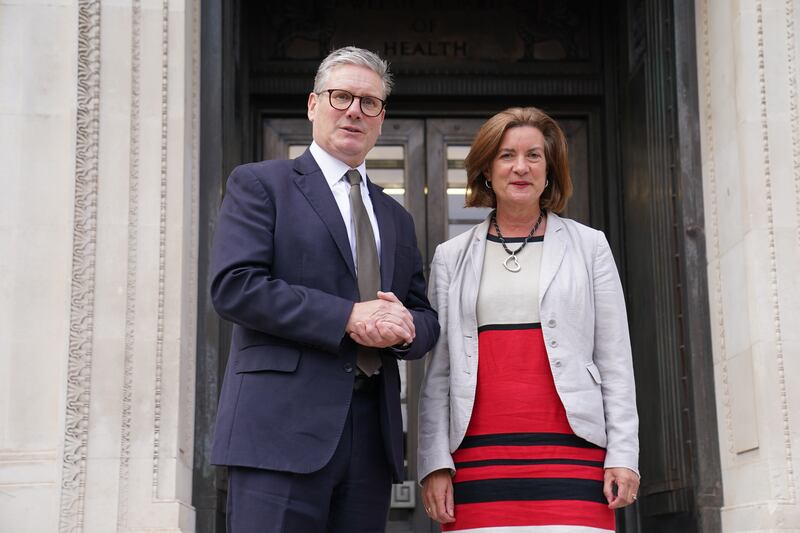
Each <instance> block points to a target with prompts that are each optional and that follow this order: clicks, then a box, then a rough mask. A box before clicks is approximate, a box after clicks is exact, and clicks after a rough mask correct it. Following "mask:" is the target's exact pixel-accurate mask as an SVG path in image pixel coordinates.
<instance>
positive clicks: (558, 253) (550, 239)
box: [539, 213, 567, 304]
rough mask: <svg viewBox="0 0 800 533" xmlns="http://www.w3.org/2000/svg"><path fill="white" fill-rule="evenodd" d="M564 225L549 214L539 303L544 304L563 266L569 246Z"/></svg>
mask: <svg viewBox="0 0 800 533" xmlns="http://www.w3.org/2000/svg"><path fill="white" fill-rule="evenodd" d="M563 232H564V223H563V222H562V221H561V218H560V217H559V216H558V215H556V214H554V213H548V214H547V229H545V232H544V247H543V248H542V266H541V270H540V272H539V303H540V304H541V303H542V300H543V298H544V295H545V293H546V292H547V289H548V288H549V287H550V284H551V283H552V282H553V278H555V276H556V272H558V268H559V267H560V266H561V261H562V260H563V259H564V254H565V253H566V250H567V245H566V242H565V239H564V233H563Z"/></svg>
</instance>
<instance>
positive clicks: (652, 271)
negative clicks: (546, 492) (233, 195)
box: [194, 0, 721, 533]
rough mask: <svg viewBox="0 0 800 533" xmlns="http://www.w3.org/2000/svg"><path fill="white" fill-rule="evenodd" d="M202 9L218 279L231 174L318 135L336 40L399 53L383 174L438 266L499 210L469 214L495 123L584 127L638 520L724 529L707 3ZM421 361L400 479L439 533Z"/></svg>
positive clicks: (209, 373) (632, 520)
mask: <svg viewBox="0 0 800 533" xmlns="http://www.w3.org/2000/svg"><path fill="white" fill-rule="evenodd" d="M556 4H558V5H556ZM202 5H203V7H202V9H203V17H202V20H203V78H202V79H203V81H202V83H203V87H202V89H203V90H202V95H203V101H202V128H201V129H202V146H203V150H202V152H201V176H202V191H201V217H202V220H203V222H204V225H203V231H202V232H201V235H200V239H201V256H200V272H201V274H204V273H205V272H206V268H207V260H208V251H207V247H208V245H209V243H210V236H211V234H212V231H213V226H214V220H215V216H216V209H217V208H218V205H219V202H220V200H221V197H222V195H223V194H224V180H225V177H226V176H227V175H228V173H229V172H230V170H231V169H232V168H233V167H234V166H235V165H236V164H239V163H241V162H247V161H252V160H258V159H263V158H275V157H290V156H294V155H296V153H297V152H298V151H301V150H303V149H304V148H305V146H307V144H308V142H309V140H310V127H309V124H308V122H307V120H306V118H305V103H306V99H307V95H308V92H309V91H310V88H311V84H312V80H313V76H314V71H315V69H316V66H317V64H318V63H319V60H320V59H321V57H324V55H325V54H326V53H327V51H328V50H329V49H331V48H335V47H337V46H342V45H345V44H353V43H354V44H357V45H359V46H362V47H365V48H370V49H374V50H376V51H378V52H379V53H381V55H383V56H384V57H387V58H388V59H389V60H390V62H391V63H392V69H393V71H394V72H395V75H396V78H397V85H396V88H395V91H394V94H393V95H392V97H391V99H390V103H389V107H388V108H387V121H386V124H385V126H384V131H383V135H382V137H381V140H380V143H379V144H380V145H379V146H378V147H376V149H377V150H376V151H375V153H374V154H371V156H370V159H369V160H368V165H369V167H370V175H371V177H372V178H373V179H374V180H376V181H378V182H379V183H382V185H383V186H384V187H386V188H387V189H389V190H390V191H393V194H395V196H396V197H397V198H398V200H400V201H401V203H404V205H405V206H406V208H407V209H408V210H409V211H410V212H411V214H412V215H413V217H414V219H415V223H416V226H417V234H418V235H417V236H418V240H419V243H420V248H421V250H422V253H423V257H424V258H425V259H426V262H427V261H429V260H430V257H432V254H433V250H434V249H435V247H436V245H437V244H438V243H440V242H442V241H443V240H445V239H447V238H449V237H450V236H452V235H454V234H456V233H458V232H460V231H463V229H465V228H466V227H468V226H469V225H471V224H473V223H475V222H476V221H477V220H480V219H482V217H483V216H484V213H483V212H479V211H478V210H472V209H464V208H463V207H462V205H463V193H462V189H463V187H464V185H465V183H463V157H464V156H465V155H466V151H467V150H468V146H469V144H470V142H471V140H472V137H473V136H474V133H475V131H476V129H477V127H478V126H479V125H480V124H481V123H482V122H483V120H485V119H486V118H487V117H488V116H490V115H491V114H493V113H494V112H496V111H499V110H501V109H503V108H505V107H509V106H527V105H534V106H537V107H540V108H543V109H544V110H546V111H547V112H548V113H550V114H551V115H553V116H554V117H556V118H557V119H558V120H559V122H560V124H561V125H562V127H563V128H564V129H565V131H566V132H567V134H568V136H569V142H570V159H571V165H572V169H573V173H574V179H575V182H576V195H575V197H574V198H573V200H572V202H571V203H570V207H569V211H568V213H567V216H570V217H571V218H574V219H576V220H578V221H581V222H583V223H586V224H589V225H592V226H594V227H596V228H599V229H602V230H603V231H605V232H606V234H607V236H608V238H609V241H610V243H611V246H612V249H613V251H614V254H615V257H616V259H617V263H618V265H619V268H620V273H621V275H622V278H623V284H624V285H625V288H626V297H627V301H628V305H629V319H630V326H631V333H632V342H633V349H634V350H633V351H634V359H635V361H634V365H635V370H636V375H637V388H638V390H639V393H638V403H639V411H640V418H641V433H640V440H641V449H642V453H641V460H640V465H641V470H642V476H643V481H642V489H641V492H642V496H641V498H640V501H639V504H637V506H635V507H634V508H629V509H628V510H627V511H626V512H625V513H623V514H621V515H620V520H619V530H620V531H625V532H638V531H647V532H648V533H649V532H651V531H677V530H680V531H703V532H712V531H719V530H720V527H719V512H718V511H719V507H720V505H721V489H720V471H719V458H718V455H717V451H716V450H717V448H716V447H717V444H716V416H715V411H714V395H713V376H712V374H711V369H712V361H711V352H710V341H709V330H708V313H707V297H706V282H705V275H704V272H705V268H704V265H705V261H704V257H705V243H704V239H703V235H702V227H703V224H702V202H699V201H698V198H700V199H702V190H701V179H700V163H699V155H698V150H699V145H698V144H697V143H695V142H694V141H693V139H696V137H697V132H698V128H699V126H698V123H697V115H696V107H697V104H696V99H697V98H696V69H695V68H694V61H695V57H694V56H695V49H694V41H693V37H694V31H695V29H694V20H693V16H692V14H693V12H694V7H693V5H692V2H689V1H686V0H669V1H668V0H656V1H654V2H644V0H627V1H625V0H620V1H618V2H606V3H603V4H602V5H601V4H600V3H584V2H580V1H577V0H576V1H571V2H570V1H567V2H560V3H554V2H548V1H545V0H540V1H532V2H494V1H489V2H485V1H481V2H466V3H465V2H463V1H460V2H455V1H453V2H450V1H441V2H435V3H433V4H431V3H429V2H422V1H419V2H418V1H414V0H404V1H397V2H394V1H392V2H388V1H387V2H383V1H381V2H319V1H299V2H293V3H291V4H284V3H272V2H255V1H250V0H237V1H233V2H222V1H221V0H203V4H202ZM421 13H424V15H420V14H421ZM353 20H358V21H359V24H358V25H355V26H354V25H353V24H352V21H353ZM373 169H374V170H373ZM201 279H204V277H201ZM206 291H207V289H206V284H205V283H201V286H200V287H199V302H200V319H199V328H198V335H199V337H198V367H197V368H198V376H197V378H198V379H197V414H196V446H195V478H194V504H195V507H196V508H197V530H198V531H201V532H221V531H224V498H225V485H226V482H225V478H224V471H221V470H215V469H214V468H213V467H209V466H208V454H209V442H210V436H211V431H212V428H213V420H214V413H215V409H216V397H217V394H218V387H219V385H220V383H221V379H222V372H223V371H224V367H225V358H226V357H227V343H228V338H227V331H228V329H227V326H226V325H225V324H222V323H221V322H220V321H219V320H218V319H217V318H216V316H215V314H214V313H213V310H211V309H210V306H209V303H208V298H207V295H206ZM421 371H422V368H421V365H418V364H412V365H408V367H406V368H405V387H404V390H403V395H404V396H403V398H404V405H405V410H406V420H405V423H406V424H405V427H406V430H407V438H408V453H407V459H408V473H409V479H410V482H409V483H407V484H406V485H404V486H397V487H396V488H395V492H394V495H393V508H392V512H391V515H390V522H389V527H388V529H387V530H388V531H395V532H400V531H409V532H411V531H414V532H422V531H425V532H428V531H436V528H435V527H434V526H433V525H432V524H431V523H430V522H429V521H428V520H427V518H426V517H425V514H424V512H421V510H420V506H419V505H418V502H419V494H418V490H417V488H416V480H414V479H413V474H414V471H415V464H414V463H415V453H414V452H415V448H416V446H415V444H414V443H415V440H416V393H417V390H418V387H419V379H420V377H421Z"/></svg>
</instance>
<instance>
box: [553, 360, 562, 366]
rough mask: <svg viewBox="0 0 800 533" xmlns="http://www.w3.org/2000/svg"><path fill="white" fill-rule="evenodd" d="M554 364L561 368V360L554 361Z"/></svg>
mask: <svg viewBox="0 0 800 533" xmlns="http://www.w3.org/2000/svg"><path fill="white" fill-rule="evenodd" d="M553 364H554V365H555V366H561V361H560V360H559V359H556V360H555V361H553Z"/></svg>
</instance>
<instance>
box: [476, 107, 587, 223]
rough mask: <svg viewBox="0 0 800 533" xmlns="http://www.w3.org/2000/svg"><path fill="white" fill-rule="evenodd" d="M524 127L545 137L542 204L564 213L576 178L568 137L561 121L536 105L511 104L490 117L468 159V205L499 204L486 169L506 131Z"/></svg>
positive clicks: (487, 205) (478, 135)
mask: <svg viewBox="0 0 800 533" xmlns="http://www.w3.org/2000/svg"><path fill="white" fill-rule="evenodd" d="M520 126H533V127H534V128H536V129H538V130H539V131H541V132H542V135H543V136H544V157H545V161H547V179H548V180H550V184H549V185H548V186H547V187H546V188H545V190H544V192H543V193H542V196H541V198H539V205H540V206H541V207H543V208H545V209H547V210H548V211H553V212H555V213H560V212H562V211H563V210H564V209H565V208H566V207H567V200H569V197H570V196H572V178H571V177H570V174H569V160H568V159H567V140H566V138H565V137H564V132H563V131H561V128H560V127H559V125H558V123H556V121H555V120H553V119H552V118H550V117H549V116H548V115H547V114H546V113H545V112H544V111H542V110H541V109H537V108H535V107H510V108H508V109H506V110H505V111H501V112H499V113H497V114H496V115H495V116H493V117H492V118H490V119H489V120H487V121H486V122H485V123H484V124H483V126H481V129H480V130H478V134H477V135H476V136H475V140H474V141H473V142H472V147H471V148H470V150H469V154H468V155H467V158H466V159H465V160H464V167H465V168H466V170H467V201H466V206H467V207H497V200H496V198H495V195H494V191H492V190H491V189H489V188H487V187H486V185H485V183H484V181H485V179H486V177H485V175H484V172H486V171H487V170H488V169H489V168H491V166H492V162H493V161H494V158H495V156H497V152H498V150H499V149H500V141H501V140H502V139H503V135H504V134H505V132H506V131H507V130H509V129H511V128H518V127H520Z"/></svg>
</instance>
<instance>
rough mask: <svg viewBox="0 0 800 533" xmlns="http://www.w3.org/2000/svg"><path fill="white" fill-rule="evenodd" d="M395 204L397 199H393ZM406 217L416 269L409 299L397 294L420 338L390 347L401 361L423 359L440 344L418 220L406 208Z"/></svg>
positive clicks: (403, 216) (407, 294)
mask: <svg viewBox="0 0 800 533" xmlns="http://www.w3.org/2000/svg"><path fill="white" fill-rule="evenodd" d="M392 201H393V200H392ZM399 209H401V210H402V214H401V216H402V218H403V220H404V221H405V222H404V225H405V231H407V232H408V234H409V235H410V239H411V241H412V246H411V249H412V250H413V253H414V268H413V273H412V275H411V280H410V282H409V286H408V292H407V293H406V294H405V296H402V295H397V296H398V298H401V300H402V302H403V305H404V306H405V307H406V309H408V311H409V312H410V313H411V316H412V318H413V319H414V329H415V330H416V337H415V338H414V342H412V343H411V345H410V346H409V347H408V348H407V349H400V350H398V349H393V348H389V350H390V351H391V352H392V355H394V356H395V357H397V358H399V359H420V358H422V357H424V356H425V354H426V353H428V351H430V349H431V348H433V346H434V344H435V343H436V339H437V338H438V337H439V322H438V320H437V314H436V311H434V310H433V308H432V307H431V304H430V302H429V301H428V297H427V296H426V295H425V288H426V283H425V274H424V272H423V265H422V255H421V254H420V253H419V248H418V246H417V238H416V234H415V232H414V221H413V219H412V218H411V215H410V214H408V212H406V211H405V210H404V209H403V208H402V207H399Z"/></svg>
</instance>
